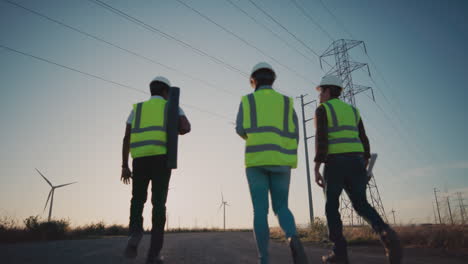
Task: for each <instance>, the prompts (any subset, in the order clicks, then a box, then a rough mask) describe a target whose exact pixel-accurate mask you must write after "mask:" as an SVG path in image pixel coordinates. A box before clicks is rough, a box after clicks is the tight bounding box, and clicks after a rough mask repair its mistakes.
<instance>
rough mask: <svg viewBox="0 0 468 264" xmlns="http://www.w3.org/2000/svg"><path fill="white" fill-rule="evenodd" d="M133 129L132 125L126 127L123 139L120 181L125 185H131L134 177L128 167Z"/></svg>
mask: <svg viewBox="0 0 468 264" xmlns="http://www.w3.org/2000/svg"><path fill="white" fill-rule="evenodd" d="M131 129H132V126H131V125H128V124H127V125H126V126H125V136H124V139H123V144H122V173H121V176H120V180H121V181H122V182H123V183H124V184H129V183H130V178H131V177H132V172H131V171H130V168H129V167H128V155H129V153H130V131H131Z"/></svg>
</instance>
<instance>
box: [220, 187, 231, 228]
mask: <svg viewBox="0 0 468 264" xmlns="http://www.w3.org/2000/svg"><path fill="white" fill-rule="evenodd" d="M226 205H227V206H229V204H228V202H227V201H224V195H223V193H222V192H221V204H220V205H219V208H218V211H219V209H221V207H223V228H224V231H226Z"/></svg>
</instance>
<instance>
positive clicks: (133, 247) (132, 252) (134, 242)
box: [125, 231, 143, 258]
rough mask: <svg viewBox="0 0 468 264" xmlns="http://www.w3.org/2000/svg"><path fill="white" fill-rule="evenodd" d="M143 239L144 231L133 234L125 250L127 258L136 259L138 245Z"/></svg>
mask: <svg viewBox="0 0 468 264" xmlns="http://www.w3.org/2000/svg"><path fill="white" fill-rule="evenodd" d="M142 237H143V231H137V232H132V233H131V234H130V237H129V238H128V242H127V247H126V248H125V257H126V258H136V256H137V254H138V245H139V244H140V241H141V238H142Z"/></svg>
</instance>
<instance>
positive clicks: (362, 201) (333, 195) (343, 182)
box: [324, 154, 388, 255]
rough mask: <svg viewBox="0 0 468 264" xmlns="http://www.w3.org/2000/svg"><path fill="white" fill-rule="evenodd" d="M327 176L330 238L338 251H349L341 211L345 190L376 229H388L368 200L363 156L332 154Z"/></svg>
mask: <svg viewBox="0 0 468 264" xmlns="http://www.w3.org/2000/svg"><path fill="white" fill-rule="evenodd" d="M324 179H325V196H326V204H325V214H326V216H327V224H328V232H329V237H330V240H331V241H332V242H333V243H335V246H334V249H333V250H334V252H335V254H337V255H346V254H347V250H346V240H345V238H344V237H343V223H342V222H341V216H340V213H339V207H340V202H339V199H340V195H341V192H342V191H343V189H344V190H345V191H346V193H347V194H348V197H349V199H350V200H351V203H352V205H353V207H354V209H355V210H356V212H357V213H358V214H359V215H360V216H361V217H362V218H363V219H364V220H365V221H366V222H368V223H369V224H370V225H371V226H372V228H373V229H374V231H376V232H377V233H380V232H382V231H383V230H384V229H386V228H388V225H387V224H386V223H385V222H384V221H383V220H382V217H380V215H379V214H378V213H377V211H376V210H375V209H374V208H373V207H372V206H371V205H370V204H369V202H368V201H367V196H366V188H367V171H366V168H365V165H364V158H363V157H362V156H360V155H350V154H342V155H332V156H330V157H329V158H328V159H327V163H326V164H325V171H324Z"/></svg>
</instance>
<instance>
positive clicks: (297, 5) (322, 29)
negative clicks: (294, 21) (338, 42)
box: [290, 0, 335, 41]
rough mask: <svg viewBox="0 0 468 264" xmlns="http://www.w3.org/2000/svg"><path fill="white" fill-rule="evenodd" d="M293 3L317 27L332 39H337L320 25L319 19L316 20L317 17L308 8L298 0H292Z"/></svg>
mask: <svg viewBox="0 0 468 264" xmlns="http://www.w3.org/2000/svg"><path fill="white" fill-rule="evenodd" d="M290 1H291V3H292V4H293V5H294V6H296V7H297V9H299V11H301V13H302V14H303V15H304V16H305V17H306V18H307V19H309V20H310V22H312V24H314V25H315V26H316V27H318V28H319V29H320V30H321V31H322V32H323V34H325V35H326V36H327V37H328V38H329V39H330V40H331V41H333V40H335V39H334V38H333V37H332V35H331V34H330V33H328V31H326V30H325V29H324V28H323V27H322V25H320V23H318V22H317V21H315V19H314V18H313V17H312V16H311V15H310V14H309V13H308V12H307V11H306V9H305V8H304V7H303V6H302V5H301V4H299V3H298V2H297V0H290Z"/></svg>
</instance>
